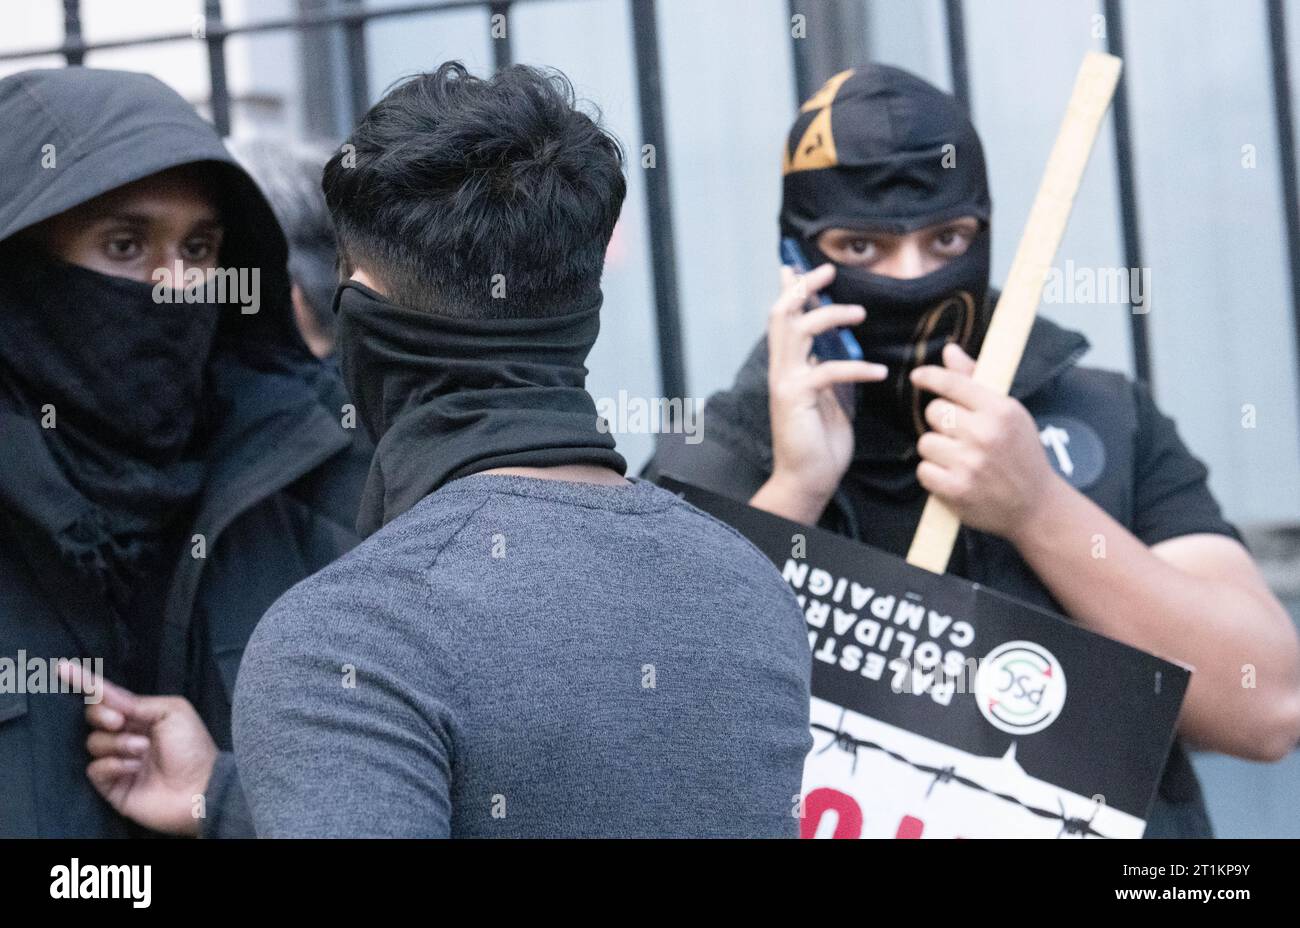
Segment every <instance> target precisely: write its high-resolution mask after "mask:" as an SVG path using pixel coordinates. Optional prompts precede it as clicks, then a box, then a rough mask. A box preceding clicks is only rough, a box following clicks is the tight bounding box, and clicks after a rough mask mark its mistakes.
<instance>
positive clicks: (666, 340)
mask: <svg viewBox="0 0 1300 928" xmlns="http://www.w3.org/2000/svg"><path fill="white" fill-rule="evenodd" d="M629 3H630V4H631V12H632V43H633V46H634V51H635V56H636V73H637V92H638V95H639V98H640V104H641V105H640V110H641V139H642V143H643V144H647V145H653V146H654V167H653V168H651V169H649V170H646V171H643V172H642V176H643V177H644V178H645V188H646V222H647V225H648V226H649V230H650V267H651V273H652V275H653V279H654V291H655V323H656V331H657V333H658V339H659V378H660V384H661V388H662V390H663V393H664V395H665V396H669V397H684V396H686V364H685V358H684V351H683V347H682V325H681V319H680V316H679V313H678V306H677V256H676V252H675V244H674V243H675V242H676V238H674V235H673V209H672V188H671V186H670V185H669V177H668V166H669V158H668V138H667V132H666V130H665V126H664V106H663V83H662V78H661V74H660V68H659V23H658V19H657V16H656V9H655V0H629ZM632 156H633V158H634V159H636V158H638V157H640V153H639V152H633V153H632Z"/></svg>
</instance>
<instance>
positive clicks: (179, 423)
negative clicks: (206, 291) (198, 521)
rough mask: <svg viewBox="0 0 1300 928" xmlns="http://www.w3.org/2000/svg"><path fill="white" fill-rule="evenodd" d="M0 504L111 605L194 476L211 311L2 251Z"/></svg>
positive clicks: (215, 317) (126, 594)
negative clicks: (50, 543)
mask: <svg viewBox="0 0 1300 928" xmlns="http://www.w3.org/2000/svg"><path fill="white" fill-rule="evenodd" d="M4 254H5V258H6V260H5V264H6V267H5V272H4V274H3V275H0V414H3V415H4V416H5V418H6V421H7V422H8V428H7V429H6V432H7V434H6V435H5V446H4V448H3V450H2V451H0V461H3V465H4V480H3V486H2V487H0V497H3V499H4V501H5V503H6V504H7V505H8V506H9V507H10V508H12V509H14V510H15V511H17V512H19V513H21V514H22V515H24V516H25V517H26V518H27V519H28V520H29V521H30V522H31V523H33V524H34V525H35V526H36V527H37V529H38V530H39V531H41V532H42V533H43V534H45V535H46V536H48V537H49V538H51V540H53V541H54V543H55V544H56V546H57V547H58V549H59V550H60V552H61V553H62V555H63V556H64V558H65V559H67V560H69V561H70V562H71V563H72V565H73V566H74V567H75V568H76V569H77V570H78V571H79V572H80V573H82V574H83V575H85V576H86V577H87V579H89V580H91V581H93V583H94V585H95V586H96V587H98V588H99V590H100V592H101V593H103V594H104V595H106V596H107V597H108V598H109V600H110V603H111V604H113V605H115V606H118V607H119V608H120V607H122V606H123V604H124V603H125V602H126V601H127V600H129V598H130V596H131V595H132V594H133V592H134V588H135V586H136V584H137V583H138V581H139V580H140V579H141V577H142V576H143V575H144V573H146V572H148V571H150V570H152V569H153V565H152V564H151V561H152V559H153V556H154V555H155V554H156V553H157V549H158V547H159V545H161V544H162V540H163V536H164V534H165V530H166V527H167V525H168V524H169V523H170V522H171V521H172V520H173V519H174V518H175V517H176V516H177V515H178V514H179V513H181V512H183V511H185V510H186V509H187V507H188V506H189V504H190V503H191V502H192V501H193V500H194V499H195V497H196V496H197V495H198V493H199V490H200V488H201V486H202V483H203V479H204V464H203V455H202V450H203V449H202V447H201V445H202V439H201V435H200V434H199V433H200V432H201V426H202V419H203V410H204V408H205V404H204V402H203V386H204V371H205V369H206V366H207V361H208V356H209V354H210V352H211V348H212V343H213V339H214V338H215V335H216V330H217V325H218V321H219V311H218V309H217V307H216V306H214V305H211V304H194V303H183V302H172V303H165V302H164V303H160V302H157V301H156V300H155V287H154V285H153V284H149V283H142V282H138V281H133V280H126V279H123V278H119V277H112V276H109V275H106V274H100V273H97V272H95V271H91V270H87V269H85V268H82V267H78V266H76V265H71V264H67V263H64V262H62V261H58V260H55V259H53V258H50V257H47V256H44V255H41V254H39V253H35V252H32V251H30V250H28V249H22V250H15V249H13V248H12V247H8V248H6V249H5V251H4Z"/></svg>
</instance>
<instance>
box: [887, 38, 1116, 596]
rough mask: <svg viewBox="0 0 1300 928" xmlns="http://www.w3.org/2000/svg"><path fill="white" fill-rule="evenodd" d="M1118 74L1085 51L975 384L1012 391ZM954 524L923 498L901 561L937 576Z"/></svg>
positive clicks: (1106, 60) (1109, 60)
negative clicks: (903, 560)
mask: <svg viewBox="0 0 1300 928" xmlns="http://www.w3.org/2000/svg"><path fill="white" fill-rule="evenodd" d="M1119 71H1120V60H1119V59H1118V58H1116V57H1114V56H1113V55H1103V54H1101V53H1100V52H1089V53H1088V54H1087V55H1085V56H1084V59H1083V64H1081V65H1080V66H1079V74H1078V76H1077V77H1076V78H1075V81H1074V92H1073V93H1072V94H1071V95H1070V103H1069V105H1068V106H1067V107H1066V110H1065V120H1064V121H1063V122H1062V123H1061V131H1060V132H1059V133H1057V136H1056V144H1055V145H1053V146H1052V154H1051V156H1050V157H1049V158H1048V159H1047V167H1046V169H1045V170H1044V171H1043V180H1042V182H1041V183H1040V184H1039V185H1038V195H1037V196H1036V197H1035V198H1034V205H1033V208H1032V209H1030V211H1029V219H1028V220H1027V221H1026V222H1025V231H1024V234H1023V235H1022V236H1021V237H1020V246H1019V247H1018V248H1017V249H1016V256H1015V258H1014V259H1013V260H1012V262H1011V270H1010V272H1008V274H1007V281H1006V286H1005V288H1004V289H1003V291H1002V298H1001V299H1000V300H998V306H997V309H996V310H994V312H993V319H992V321H991V322H990V323H989V330H988V334H987V335H985V337H984V344H983V346H982V347H981V348H980V356H979V361H978V362H976V364H975V374H974V377H975V380H976V382H978V383H981V384H983V385H984V386H986V387H988V388H989V389H991V390H996V391H998V392H999V393H1006V392H1007V391H1008V390H1010V389H1011V380H1012V378H1013V377H1014V376H1015V373H1016V368H1017V367H1018V366H1019V365H1020V356H1021V355H1022V354H1024V351H1025V342H1026V341H1027V340H1028V339H1029V330H1030V328H1032V327H1033V324H1034V315H1035V314H1036V313H1037V311H1038V301H1039V300H1040V299H1041V298H1042V295H1043V285H1044V283H1045V282H1046V277H1047V273H1048V271H1049V270H1050V268H1051V265H1052V261H1053V260H1055V258H1056V249H1057V248H1058V247H1060V244H1061V236H1062V235H1064V234H1065V223H1066V221H1067V220H1068V219H1069V218H1070V208H1071V207H1072V206H1073V205H1074V198H1075V195H1076V194H1077V193H1078V192H1079V184H1080V183H1081V182H1082V180H1083V170H1084V168H1085V167H1087V164H1088V155H1089V154H1090V153H1091V152H1092V146H1093V143H1094V142H1095V141H1096V139H1097V133H1098V131H1099V130H1100V128H1101V119H1102V116H1104V115H1105V114H1106V109H1107V107H1109V106H1110V98H1111V97H1112V96H1113V95H1114V93H1115V85H1116V84H1117V83H1118V82H1119ZM958 527H959V522H958V520H957V514H956V513H955V512H953V511H952V510H951V509H949V508H948V507H947V506H946V505H945V504H944V503H942V502H941V501H940V500H938V499H937V498H935V497H933V496H931V497H930V498H929V499H928V500H926V502H925V509H924V510H923V511H922V513H921V522H920V524H919V525H917V527H916V535H915V536H913V538H912V547H911V548H910V549H909V550H908V552H907V562H908V563H909V564H914V565H916V566H917V567H924V568H925V569H926V570H929V571H933V572H934V573H936V574H941V573H943V572H944V571H945V570H947V568H948V559H949V557H951V556H952V548H953V545H954V544H955V543H956V541H957V529H958Z"/></svg>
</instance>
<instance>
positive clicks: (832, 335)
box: [781, 236, 862, 419]
mask: <svg viewBox="0 0 1300 928" xmlns="http://www.w3.org/2000/svg"><path fill="white" fill-rule="evenodd" d="M781 262H782V263H783V264H785V265H786V266H787V267H789V268H790V270H792V271H794V272H795V273H796V274H807V273H808V259H807V258H805V257H804V254H803V249H802V248H800V247H799V243H798V242H796V241H795V240H794V239H792V238H790V237H789V236H786V237H784V238H782V239H781ZM832 302H834V301H833V300H832V299H831V298H830V297H828V296H827V295H826V294H824V293H819V294H817V303H818V305H820V306H827V305H829V304H830V303H832ZM807 311H808V310H807V308H805V309H804V312H807ZM812 353H813V354H814V355H816V356H817V358H818V359H819V360H822V361H861V360H862V346H861V345H859V344H858V340H857V339H856V338H855V337H854V336H853V333H852V332H850V331H849V330H848V329H846V328H843V327H837V328H834V329H828V330H827V331H825V332H823V333H821V334H820V335H814V336H813V348H812ZM835 398H836V399H838V400H839V401H840V408H841V409H843V410H844V413H845V415H847V416H848V417H849V418H850V419H852V418H853V412H854V410H855V409H856V408H857V389H856V388H855V386H854V385H853V384H851V383H837V384H835Z"/></svg>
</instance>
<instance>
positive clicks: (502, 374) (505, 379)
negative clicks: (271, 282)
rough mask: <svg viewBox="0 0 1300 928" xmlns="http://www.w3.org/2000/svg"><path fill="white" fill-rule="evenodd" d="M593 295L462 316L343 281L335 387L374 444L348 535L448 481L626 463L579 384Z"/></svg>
mask: <svg viewBox="0 0 1300 928" xmlns="http://www.w3.org/2000/svg"><path fill="white" fill-rule="evenodd" d="M600 303H601V296H600V291H599V290H594V291H593V292H592V294H591V295H590V296H589V297H588V298H587V299H585V300H582V301H579V303H578V305H577V307H576V309H575V311H574V312H572V313H569V314H567V315H563V316H551V317H544V318H474V319H462V318H451V317H448V316H442V315H436V314H435V313H433V312H429V311H421V310H413V309H405V308H403V307H400V306H397V305H395V304H393V303H390V302H388V301H387V300H385V299H384V298H383V297H382V296H380V295H379V294H378V293H376V292H375V291H373V290H371V289H370V288H368V287H365V286H362V285H361V284H357V283H346V284H344V285H343V286H342V287H340V288H339V290H338V293H337V294H336V295H335V298H334V305H335V312H336V313H337V315H338V334H337V345H338V356H339V366H340V369H341V371H342V374H343V381H344V383H345V384H346V385H347V388H348V391H349V392H350V393H351V395H352V399H353V401H354V402H355V403H356V404H357V412H358V414H359V416H360V418H361V420H362V422H363V423H364V424H365V426H366V429H367V430H368V431H369V432H370V436H371V438H373V439H374V441H375V442H376V449H375V457H374V461H373V463H372V464H371V468H370V477H369V479H368V480H367V481H366V489H365V492H364V494H363V496H362V499H361V511H360V514H359V516H358V517H357V528H358V529H359V530H360V531H361V532H362V534H366V535H368V534H370V533H372V532H374V531H376V530H377V529H379V528H380V527H381V526H383V525H385V524H387V523H388V522H390V521H392V520H393V519H394V518H396V517H397V516H399V515H401V514H402V513H403V512H405V511H406V510H408V509H410V508H411V507H412V506H414V505H415V504H416V503H417V502H419V501H420V500H421V499H423V498H424V497H425V496H427V495H428V494H430V493H432V492H433V491H434V490H436V489H437V488H438V487H440V486H442V485H443V484H444V483H447V482H448V481H451V480H455V479H457V478H459V477H465V476H468V475H470V474H474V473H478V472H479V471H483V470H488V469H490V468H494V467H551V466H556V465H561V464H579V463H581V464H596V465H600V466H603V467H609V468H612V469H614V470H617V471H618V472H619V473H620V474H621V473H623V472H624V471H625V470H626V468H627V464H626V462H625V461H624V460H623V458H622V456H621V455H619V454H618V452H616V451H615V450H614V439H613V436H612V435H610V434H609V431H608V429H607V428H602V427H601V426H600V418H599V416H597V414H596V404H595V403H594V402H593V401H592V399H591V396H590V395H589V394H588V393H587V391H586V389H585V388H584V383H585V381H586V376H587V368H586V366H585V362H586V359H587V354H588V353H589V352H590V351H591V347H592V345H593V344H595V341H596V335H597V333H598V332H599V330H600V316H599V313H600Z"/></svg>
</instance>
